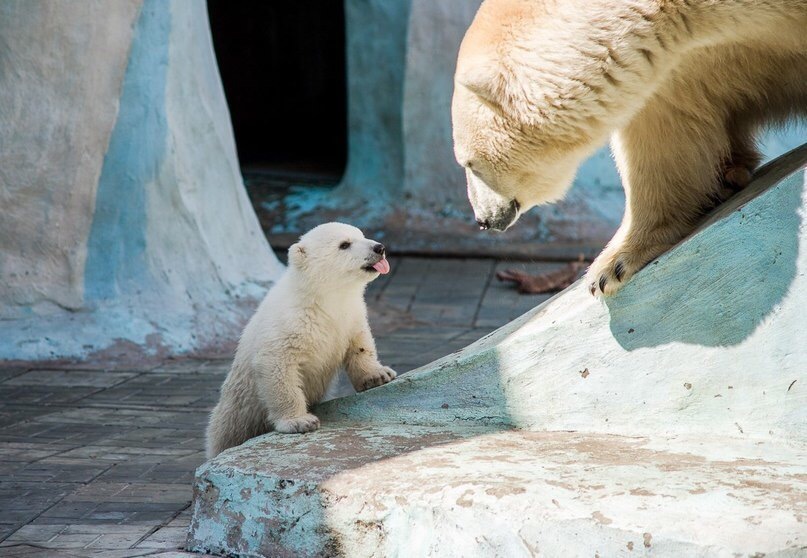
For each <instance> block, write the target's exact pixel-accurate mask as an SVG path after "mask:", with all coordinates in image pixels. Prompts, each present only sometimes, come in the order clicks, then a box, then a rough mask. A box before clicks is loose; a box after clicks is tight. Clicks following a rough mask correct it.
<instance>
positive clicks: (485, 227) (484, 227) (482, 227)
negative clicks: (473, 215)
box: [476, 219, 490, 231]
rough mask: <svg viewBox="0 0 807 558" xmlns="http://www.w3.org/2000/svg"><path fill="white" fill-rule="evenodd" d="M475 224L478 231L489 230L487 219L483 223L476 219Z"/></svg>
mask: <svg viewBox="0 0 807 558" xmlns="http://www.w3.org/2000/svg"><path fill="white" fill-rule="evenodd" d="M476 224H477V225H479V230H480V231H486V230H488V229H489V228H490V221H488V220H487V219H485V220H484V221H483V220H482V219H477V220H476Z"/></svg>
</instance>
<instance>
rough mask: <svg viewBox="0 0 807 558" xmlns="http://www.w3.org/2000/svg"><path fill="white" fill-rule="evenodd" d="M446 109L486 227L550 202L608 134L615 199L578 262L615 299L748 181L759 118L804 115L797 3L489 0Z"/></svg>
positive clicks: (806, 92) (803, 41)
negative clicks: (613, 211) (608, 220)
mask: <svg viewBox="0 0 807 558" xmlns="http://www.w3.org/2000/svg"><path fill="white" fill-rule="evenodd" d="M452 113H453V123H454V144H455V153H456V157H457V160H458V161H459V163H460V164H461V165H463V166H464V167H465V168H466V174H467V177H468V197H469V199H470V201H471V204H472V205H473V208H474V213H475V214H476V217H477V220H478V221H479V222H480V224H481V225H482V226H483V228H492V229H498V230H504V229H506V228H507V227H509V226H510V225H511V224H513V223H514V222H515V220H516V219H517V218H518V216H519V215H520V213H522V212H524V211H526V210H528V209H529V208H531V207H533V206H535V205H538V204H541V203H545V202H549V201H553V200H557V199H559V198H561V197H562V196H563V195H564V194H565V192H566V190H567V189H568V187H569V185H570V184H571V182H572V178H573V177H574V173H575V171H576V169H577V167H578V165H579V164H580V162H582V161H583V159H584V158H585V157H587V156H588V155H589V154H591V153H592V152H593V150H595V149H596V148H597V147H599V146H600V145H602V144H603V143H605V141H606V139H607V138H608V136H609V134H612V133H613V135H612V142H611V144H612V148H613V151H614V155H615V157H616V161H617V165H618V167H619V170H620V174H621V175H622V182H623V185H624V188H625V193H626V195H627V208H626V211H625V216H624V219H623V221H622V225H621V226H620V228H619V231H618V232H617V234H616V236H615V237H614V238H613V240H611V242H610V243H609V244H608V246H607V247H606V249H605V251H604V252H603V253H602V254H600V256H599V257H598V258H597V259H596V260H595V261H594V263H593V264H592V266H591V267H590V268H589V272H588V278H589V281H590V287H591V290H592V293H595V294H606V295H607V294H613V293H615V292H616V291H617V290H618V289H619V288H620V286H621V285H622V284H624V282H625V281H627V280H628V279H629V278H630V277H631V276H632V275H633V274H634V273H636V271H638V270H639V269H641V268H642V267H643V266H644V265H645V264H646V263H648V262H649V261H651V260H653V259H654V258H656V257H657V256H658V255H659V254H661V253H662V252H664V251H665V250H667V249H668V248H670V247H671V246H672V245H674V244H675V243H677V242H678V241H680V240H681V239H682V238H683V237H685V236H686V235H687V234H689V233H690V232H691V231H692V230H693V229H694V227H695V225H696V223H697V222H698V220H699V218H700V217H701V216H702V215H703V214H704V213H705V212H706V211H708V210H709V209H710V208H711V207H713V206H714V205H716V204H717V203H719V202H720V201H722V200H723V199H725V198H726V197H728V196H730V195H731V194H732V193H733V191H735V190H737V189H739V188H742V187H743V186H745V185H746V184H747V183H748V182H749V180H750V178H751V171H753V169H754V167H755V166H756V165H757V164H758V163H759V160H760V156H759V153H758V151H757V149H756V146H755V144H754V134H755V132H756V131H757V129H758V128H759V127H760V126H761V125H763V124H767V123H771V122H773V123H781V122H783V121H784V120H785V119H787V118H788V117H791V116H804V115H805V114H807V2H805V1H804V0H625V1H616V0H562V1H561V0H486V1H485V2H484V3H483V4H482V6H481V8H480V9H479V12H478V13H477V16H476V19H475V20H474V22H473V23H472V25H471V27H470V29H469V30H468V33H467V34H466V36H465V39H464V40H463V43H462V47H461V48H460V53H459V59H458V61H457V72H456V76H455V90H454V100H453V105H452Z"/></svg>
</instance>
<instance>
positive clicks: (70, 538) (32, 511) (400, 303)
mask: <svg viewBox="0 0 807 558" xmlns="http://www.w3.org/2000/svg"><path fill="white" fill-rule="evenodd" d="M391 263H392V272H391V273H390V274H389V275H386V276H384V277H381V278H379V279H378V280H376V281H375V282H374V283H372V284H371V285H370V288H369V289H368V292H367V301H368V304H369V307H370V316H371V322H372V326H373V330H374V333H375V335H376V339H377V344H378V349H379V352H380V354H381V357H382V360H383V361H384V362H385V363H386V364H389V365H390V366H392V367H393V368H395V369H396V370H398V371H399V372H405V371H407V370H411V369H413V368H416V367H418V366H421V365H423V364H426V363H428V362H431V361H432V360H434V359H436V358H438V357H441V356H443V355H446V354H448V353H450V352H453V351H455V350H457V349H459V348H461V347H464V346H465V345H467V344H468V343H470V342H472V341H474V340H476V339H478V338H479V337H481V336H483V335H485V334H487V333H489V332H490V331H492V330H493V329H495V328H497V327H499V326H500V325H502V324H504V323H506V322H508V321H510V320H511V319H513V318H515V317H517V316H519V315H520V314H522V313H523V312H525V311H526V310H528V309H529V308H532V307H533V306H535V305H536V304H538V303H540V302H542V301H543V300H545V299H546V298H548V296H544V295H541V296H523V295H518V294H517V293H516V292H515V290H513V289H512V288H511V287H509V286H506V285H503V284H501V283H499V282H498V281H497V280H496V279H495V277H494V273H495V271H496V270H498V269H501V268H504V267H520V268H522V269H527V270H529V271H531V272H539V271H541V272H542V271H549V270H552V269H555V268H557V267H559V266H560V265H562V264H547V263H535V264H522V263H516V264H512V263H503V262H497V261H493V260H468V259H466V260H461V259H453V260H452V259H426V258H400V259H398V258H391ZM228 367H229V360H204V361H202V360H181V361H169V362H165V363H163V364H162V365H161V366H156V367H150V368H144V369H136V370H115V371H99V370H82V369H79V368H75V369H27V368H2V367H0V556H9V557H11V556H26V557H29V556H30V557H32V556H37V557H38V556H105V557H106V556H109V557H117V556H145V555H156V556H161V557H169V556H196V555H190V554H187V553H183V552H182V551H181V549H182V547H183V545H184V541H185V531H186V528H187V525H188V522H189V511H188V510H189V506H190V500H191V481H192V479H193V472H194V470H195V468H196V467H198V466H199V465H200V464H201V463H202V462H203V461H204V451H203V448H204V426H205V423H206V419H207V413H208V411H209V410H210V409H211V408H212V406H213V405H214V404H215V402H216V398H217V396H218V388H219V385H220V384H221V381H222V380H223V378H224V376H225V375H226V373H227V370H228Z"/></svg>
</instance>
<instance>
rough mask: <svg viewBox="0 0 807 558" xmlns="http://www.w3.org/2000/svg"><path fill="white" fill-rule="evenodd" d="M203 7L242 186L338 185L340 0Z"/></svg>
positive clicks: (343, 108)
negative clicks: (227, 106)
mask: <svg viewBox="0 0 807 558" xmlns="http://www.w3.org/2000/svg"><path fill="white" fill-rule="evenodd" d="M207 6H208V12H209V15H210V27H211V31H212V34H213V45H214V47H215V50H216V58H217V60H218V65H219V71H220V73H221V79H222V82H223V84H224V92H225V94H226V96H227V104H228V105H229V107H230V116H231V118H232V122H233V130H234V132H235V141H236V145H237V148H238V156H239V159H240V162H241V170H242V172H243V173H244V178H245V180H246V181H247V183H248V185H249V184H250V183H251V184H253V185H257V184H256V183H258V184H261V185H262V184H264V183H269V184H277V185H280V186H283V185H290V184H336V183H337V182H339V180H340V178H341V177H342V174H343V173H344V170H345V165H346V162H347V80H346V64H345V13H344V5H343V2H341V1H339V0H288V1H278V0H274V1H270V2H232V1H231V0H230V1H228V0H208V3H207Z"/></svg>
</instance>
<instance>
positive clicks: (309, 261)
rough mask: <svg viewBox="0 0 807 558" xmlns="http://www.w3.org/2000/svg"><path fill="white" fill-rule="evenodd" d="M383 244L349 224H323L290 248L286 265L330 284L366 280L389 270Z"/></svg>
mask: <svg viewBox="0 0 807 558" xmlns="http://www.w3.org/2000/svg"><path fill="white" fill-rule="evenodd" d="M385 256H386V253H385V250H384V245H383V244H381V243H379V242H376V241H375V240H370V239H369V238H364V234H362V232H361V231H360V230H359V229H357V228H356V227H353V226H351V225H345V224H343V223H325V224H324V225H319V226H318V227H315V228H313V229H311V230H310V231H308V232H307V233H305V234H304V235H303V236H301V237H300V240H299V241H298V242H297V243H296V244H293V245H292V246H291V247H290V248H289V266H290V267H292V268H294V269H295V270H297V271H300V272H302V273H303V274H304V275H305V276H306V277H309V278H310V279H312V280H314V281H321V282H323V284H326V285H329V286H336V285H348V284H353V283H361V284H364V283H369V282H370V281H372V280H373V279H375V278H376V277H378V275H379V274H382V275H383V274H386V273H389V270H390V266H389V262H388V261H387V259H386V257H385Z"/></svg>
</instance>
